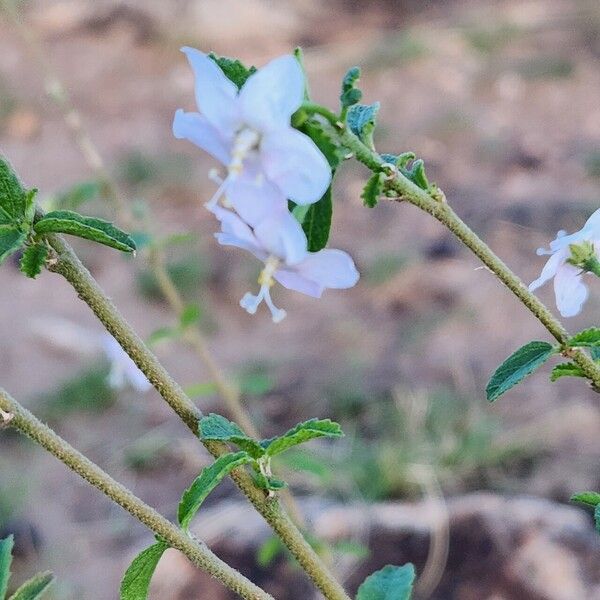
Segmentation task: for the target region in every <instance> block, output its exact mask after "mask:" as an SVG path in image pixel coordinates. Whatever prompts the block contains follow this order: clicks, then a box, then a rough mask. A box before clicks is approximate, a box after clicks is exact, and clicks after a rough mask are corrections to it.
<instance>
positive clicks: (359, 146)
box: [302, 103, 600, 389]
mask: <svg viewBox="0 0 600 600" xmlns="http://www.w3.org/2000/svg"><path fill="white" fill-rule="evenodd" d="M302 108H303V109H304V110H305V111H306V112H308V113H313V114H318V115H321V116H322V117H323V118H325V119H326V120H327V121H329V122H330V123H331V124H332V125H334V126H335V127H336V129H337V130H338V136H339V141H340V143H341V144H342V145H343V146H344V147H345V148H348V150H350V151H351V152H352V153H353V154H354V156H355V157H356V159H357V160H358V161H359V162H361V163H363V164H364V165H365V166H366V167H368V168H369V169H371V170H372V171H375V172H380V171H383V170H384V169H385V168H386V167H384V165H385V164H386V163H385V161H384V160H383V159H382V158H381V156H380V155H379V154H378V153H377V152H376V151H374V150H372V149H371V148H369V147H368V146H366V145H365V144H364V143H363V142H362V141H361V140H360V139H359V138H358V136H356V135H355V134H354V133H352V132H351V131H350V130H349V129H348V127H347V126H345V125H344V124H340V123H339V119H338V117H337V115H335V114H334V113H332V112H331V111H330V110H328V109H326V108H324V107H322V106H319V105H313V104H309V103H304V104H303V105H302ZM387 189H388V190H393V191H394V192H396V194H397V198H396V200H397V201H402V200H405V201H407V202H410V203H411V204H414V205H415V206H417V207H418V208H420V209H421V210H424V211H425V212H427V213H429V214H430V215H431V216H432V217H434V218H435V219H437V220H438V221H439V222H440V223H442V225H444V226H445V227H446V228H447V229H449V230H450V231H451V232H452V233H453V234H454V235H455V236H456V237H457V238H458V239H459V240H460V241H461V242H462V243H463V244H464V245H465V246H467V248H469V249H470V250H471V252H473V253H474V254H475V255H476V256H477V257H478V258H479V259H480V260H481V261H482V262H483V264H484V265H485V266H486V267H487V268H488V269H489V270H490V271H491V272H492V273H494V274H495V275H496V277H498V279H499V280H500V281H501V282H502V283H503V284H504V285H505V286H506V287H507V288H508V289H509V290H510V291H511V292H512V293H513V294H514V295H515V296H516V297H517V298H518V299H519V300H520V301H521V302H522V303H523V304H524V305H525V306H526V307H527V308H528V309H529V310H530V311H531V313H532V314H533V315H534V316H535V317H536V318H537V319H538V320H539V321H540V323H542V325H543V326H544V327H545V328H546V329H547V330H548V332H549V333H550V334H551V335H552V336H553V337H554V338H555V339H556V341H557V342H558V343H559V344H560V346H561V348H562V349H563V350H566V344H567V341H568V339H569V334H568V332H567V330H566V329H565V328H564V326H563V325H562V323H561V322H560V321H559V320H558V319H557V318H556V317H555V316H554V315H553V314H552V313H551V312H550V311H549V310H548V308H547V307H546V305H545V304H544V303H543V302H541V301H540V300H539V299H538V298H537V296H535V295H534V294H533V293H532V292H530V291H529V289H528V288H527V286H526V285H525V284H524V283H523V281H522V280H521V279H520V278H519V277H518V276H517V275H516V274H515V273H513V271H512V270H511V269H509V268H508V266H507V265H506V264H505V263H504V262H503V261H502V259H501V258H500V257H498V256H497V255H496V254H495V253H494V252H493V251H492V249H491V248H490V247H489V246H488V245H487V244H486V243H485V242H484V241H483V240H482V239H481V238H480V237H479V236H477V234H476V233H475V232H474V231H473V230H472V229H471V228H470V227H469V226H468V225H467V224H466V223H465V222H464V221H462V219H461V218H460V217H459V216H458V215H457V214H456V213H455V212H454V211H453V210H452V208H451V207H450V206H449V205H448V204H447V203H446V201H445V199H444V198H443V197H442V198H434V197H433V196H432V195H430V194H429V193H428V192H427V191H426V190H424V189H422V188H420V187H419V186H417V185H416V184H414V183H413V182H412V181H411V180H410V179H408V178H407V177H405V176H404V175H403V174H402V173H400V172H395V173H394V174H392V175H391V176H390V178H389V179H388V181H387ZM442 196H443V195H442ZM569 356H570V358H571V359H572V360H573V361H574V362H575V363H576V364H577V365H578V366H579V367H580V368H581V370H582V371H583V372H584V373H585V375H586V377H587V378H588V379H589V380H590V381H591V382H592V384H593V387H594V389H600V365H598V364H597V363H595V362H594V361H593V360H592V359H591V358H590V357H589V356H588V355H587V354H585V353H584V352H582V351H581V350H576V351H571V350H569Z"/></svg>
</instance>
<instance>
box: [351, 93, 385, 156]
mask: <svg viewBox="0 0 600 600" xmlns="http://www.w3.org/2000/svg"><path fill="white" fill-rule="evenodd" d="M378 112H379V102H375V103H374V104H354V105H353V106H351V107H350V108H349V109H348V116H347V123H348V127H350V130H351V131H352V133H354V134H355V135H356V136H358V137H359V138H360V139H361V140H362V141H363V142H364V143H365V144H367V146H369V147H371V148H372V147H373V131H374V130H375V125H376V122H377V113H378Z"/></svg>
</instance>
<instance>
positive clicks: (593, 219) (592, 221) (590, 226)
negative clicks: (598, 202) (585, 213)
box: [583, 208, 600, 238]
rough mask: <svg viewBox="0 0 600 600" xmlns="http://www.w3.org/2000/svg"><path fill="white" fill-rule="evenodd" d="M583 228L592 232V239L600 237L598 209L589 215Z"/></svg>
mask: <svg viewBox="0 0 600 600" xmlns="http://www.w3.org/2000/svg"><path fill="white" fill-rule="evenodd" d="M583 228H584V229H585V230H587V231H592V232H593V236H594V237H596V238H597V237H600V208H599V209H598V210H596V211H594V212H593V213H592V214H591V216H590V218H589V219H588V220H587V221H586V222H585V225H584V226H583Z"/></svg>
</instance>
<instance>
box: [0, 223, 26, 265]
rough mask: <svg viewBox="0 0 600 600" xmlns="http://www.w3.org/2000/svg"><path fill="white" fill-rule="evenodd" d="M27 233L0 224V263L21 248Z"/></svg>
mask: <svg viewBox="0 0 600 600" xmlns="http://www.w3.org/2000/svg"><path fill="white" fill-rule="evenodd" d="M26 239H27V234H26V233H23V232H22V231H21V230H20V229H18V228H16V227H14V226H10V225H0V264H2V263H3V262H4V261H5V260H6V259H7V258H8V257H9V256H10V255H11V254H14V253H15V252H16V251H17V250H19V249H20V248H22V246H23V244H24V243H25V240H26Z"/></svg>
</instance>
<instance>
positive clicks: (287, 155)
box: [173, 48, 331, 225]
mask: <svg viewBox="0 0 600 600" xmlns="http://www.w3.org/2000/svg"><path fill="white" fill-rule="evenodd" d="M182 51H183V52H184V53H185V54H186V56H187V58H188V61H189V63H190V65H191V67H192V70H193V71H194V76H195V95H196V103H197V105H198V110H199V111H200V112H184V111H183V110H181V109H180V110H178V111H177V112H176V113H175V119H174V121H173V133H174V135H175V137H177V138H179V139H187V140H189V141H191V142H192V143H194V144H196V145H197V146H199V147H200V148H202V149H203V150H206V151H207V152H208V153H209V154H211V155H212V156H213V157H215V158H216V159H217V160H219V161H220V162H221V163H223V164H224V165H225V166H226V167H227V176H226V177H225V179H224V181H223V182H222V184H221V186H220V187H219V190H218V191H217V193H216V194H215V195H214V197H213V198H212V200H211V201H210V202H209V203H208V207H209V208H212V207H213V206H215V205H216V203H217V202H218V200H219V199H220V198H221V196H223V195H226V198H227V200H228V201H229V202H230V203H231V204H232V205H233V207H234V208H235V209H236V210H237V211H238V212H239V213H240V214H241V215H242V216H243V218H244V220H245V221H246V222H248V223H250V224H251V225H254V224H255V223H258V222H260V221H261V220H262V218H263V217H264V213H265V211H270V210H274V209H275V207H277V206H281V205H284V204H285V203H286V199H288V198H289V199H290V200H293V201H294V202H295V203H296V204H312V203H313V202H316V201H317V200H319V199H320V198H321V197H322V196H323V194H324V193H325V191H326V190H327V187H328V186H329V184H330V183H331V169H330V167H329V164H328V162H327V160H326V159H325V157H324V156H323V154H322V153H321V151H320V150H319V149H318V148H317V146H316V145H315V143H314V142H313V141H312V140H311V139H310V138H309V137H308V136H306V135H304V134H303V133H301V132H300V131H298V130H296V129H294V128H293V127H291V125H290V119H291V116H292V114H293V113H294V112H296V110H298V108H299V107H300V105H301V104H302V100H303V97H304V85H305V84H304V74H303V72H302V69H301V67H300V65H299V64H298V61H297V60H296V59H295V58H294V57H293V56H291V55H285V56H281V57H279V58H276V59H275V60H273V61H271V62H270V63H268V64H267V65H265V66H264V67H262V68H261V69H259V70H258V71H257V72H256V73H254V74H253V75H251V76H250V77H249V78H248V80H247V81H246V83H245V84H244V85H243V86H242V88H241V89H240V90H239V91H238V89H237V87H236V85H235V84H234V83H233V82H231V81H230V80H229V79H228V78H227V77H226V76H225V74H224V73H223V71H222V70H221V69H220V67H219V66H218V65H217V64H216V63H215V62H214V61H213V60H212V59H211V58H209V57H208V56H207V55H206V54H204V53H203V52H200V51H199V50H195V49H194V48H182ZM240 188H243V189H240ZM241 204H244V208H241Z"/></svg>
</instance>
